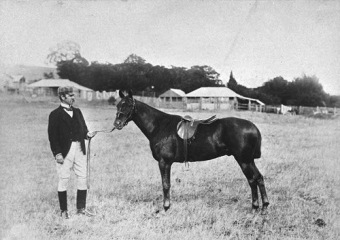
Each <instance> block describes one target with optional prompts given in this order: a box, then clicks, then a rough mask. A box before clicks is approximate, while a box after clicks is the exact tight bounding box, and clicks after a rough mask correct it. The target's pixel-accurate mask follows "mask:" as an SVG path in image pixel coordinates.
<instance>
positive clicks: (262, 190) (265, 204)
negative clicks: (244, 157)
mask: <svg viewBox="0 0 340 240" xmlns="http://www.w3.org/2000/svg"><path fill="white" fill-rule="evenodd" d="M252 165H253V168H254V170H255V172H256V176H257V177H256V182H257V186H258V187H259V189H260V193H261V199H262V211H263V213H265V211H266V210H267V207H268V205H269V201H268V197H267V192H266V187H265V186H264V180H263V176H262V174H261V173H260V171H259V170H258V169H257V167H256V165H255V163H252Z"/></svg>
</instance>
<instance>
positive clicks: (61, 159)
mask: <svg viewBox="0 0 340 240" xmlns="http://www.w3.org/2000/svg"><path fill="white" fill-rule="evenodd" d="M55 160H57V163H59V164H63V163H64V158H63V155H61V153H58V154H57V155H56V156H55Z"/></svg>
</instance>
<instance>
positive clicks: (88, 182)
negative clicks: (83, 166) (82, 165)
mask: <svg viewBox="0 0 340 240" xmlns="http://www.w3.org/2000/svg"><path fill="white" fill-rule="evenodd" d="M113 130H115V127H113V128H112V129H103V130H97V131H93V132H95V133H96V134H97V133H100V132H101V133H110V132H112V131H113ZM91 139H92V138H89V140H88V143H87V156H86V157H87V189H90V177H91V171H90V160H91V159H90V158H91Z"/></svg>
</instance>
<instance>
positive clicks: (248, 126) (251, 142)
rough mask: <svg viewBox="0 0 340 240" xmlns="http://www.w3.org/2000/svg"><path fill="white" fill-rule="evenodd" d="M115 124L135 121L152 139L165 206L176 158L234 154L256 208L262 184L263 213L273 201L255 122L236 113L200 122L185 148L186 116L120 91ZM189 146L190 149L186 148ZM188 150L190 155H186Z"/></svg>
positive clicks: (201, 157)
mask: <svg viewBox="0 0 340 240" xmlns="http://www.w3.org/2000/svg"><path fill="white" fill-rule="evenodd" d="M119 96H120V98H121V100H120V102H119V103H118V104H117V113H116V118H115V120H114V127H115V128H116V129H117V130H121V129H123V127H124V126H126V125H127V124H128V123H129V122H130V121H133V122H134V123H135V124H136V125H137V127H138V128H139V129H140V130H141V131H142V133H143V134H144V135H145V136H146V137H147V139H148V140H149V142H150V148H151V152H152V156H153V158H154V159H155V160H157V161H158V165H159V169H160V173H161V179H162V185H163V208H164V210H165V211H167V210H168V209H169V208H170V175H171V166H172V164H173V163H174V162H177V163H183V162H185V160H184V159H187V161H189V162H198V161H205V160H211V159H214V158H217V157H221V156H225V155H227V156H231V155H233V156H234V158H235V160H236V161H237V163H238V164H239V166H240V167H241V170H242V172H243V173H244V175H245V177H246V178H247V180H248V183H249V186H250V189H251V195H252V210H253V211H257V210H258V209H259V200H258V188H259V190H260V194H261V199H262V213H264V214H265V213H266V211H267V207H268V205H269V201H268V197H267V193H266V188H265V184H264V179H263V176H262V174H261V173H260V171H259V170H258V168H257V167H256V165H255V162H254V159H257V158H260V157H261V133H260V131H259V129H258V128H257V127H256V126H255V124H253V123H252V122H250V121H248V120H245V119H241V118H235V117H227V118H218V119H216V120H215V121H213V122H212V123H210V124H201V125H198V126H197V130H196V133H195V136H194V140H191V141H190V144H189V145H188V149H184V140H183V139H182V138H180V137H179V135H178V134H177V130H178V129H177V127H178V123H179V122H180V121H182V117H181V116H178V115H173V114H167V113H165V112H162V111H160V110H158V109H156V108H153V107H151V106H149V105H147V104H145V103H143V102H140V101H138V100H136V99H134V98H133V95H132V91H131V90H129V91H128V92H127V94H126V93H125V94H124V93H123V92H122V91H121V90H120V91H119ZM185 150H187V151H185ZM185 154H187V156H185Z"/></svg>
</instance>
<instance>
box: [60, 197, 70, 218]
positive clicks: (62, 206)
mask: <svg viewBox="0 0 340 240" xmlns="http://www.w3.org/2000/svg"><path fill="white" fill-rule="evenodd" d="M58 198H59V206H60V210H61V212H60V216H61V217H62V218H65V219H68V218H69V216H68V212H67V192H66V191H63V192H59V191H58Z"/></svg>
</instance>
